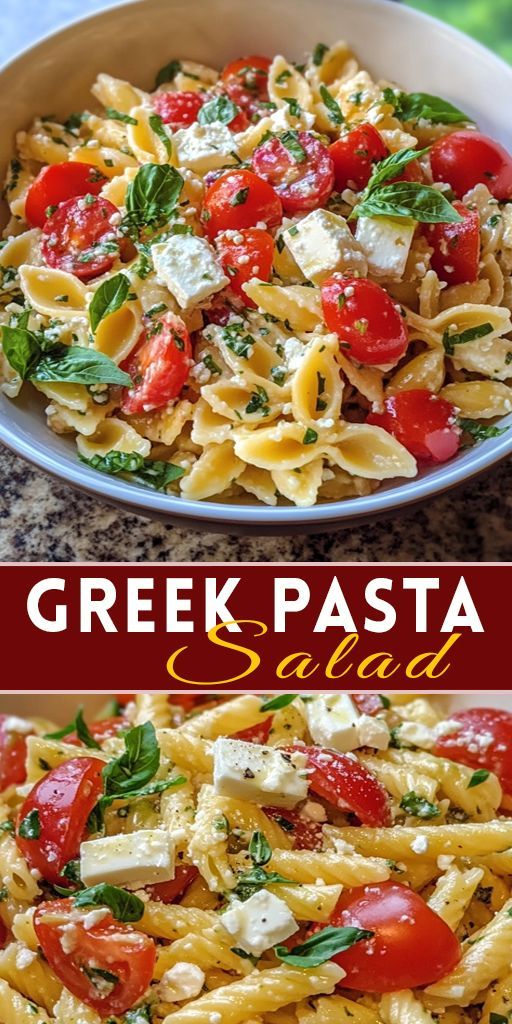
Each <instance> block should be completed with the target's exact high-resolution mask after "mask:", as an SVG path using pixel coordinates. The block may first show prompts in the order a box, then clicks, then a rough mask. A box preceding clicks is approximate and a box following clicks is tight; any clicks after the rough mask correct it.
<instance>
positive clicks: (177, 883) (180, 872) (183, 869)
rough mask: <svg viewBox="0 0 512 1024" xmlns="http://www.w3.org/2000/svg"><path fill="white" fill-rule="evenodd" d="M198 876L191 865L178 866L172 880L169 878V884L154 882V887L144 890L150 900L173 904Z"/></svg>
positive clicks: (148, 886)
mask: <svg viewBox="0 0 512 1024" xmlns="http://www.w3.org/2000/svg"><path fill="white" fill-rule="evenodd" d="M198 874H199V871H198V870H197V868H196V867H194V865H193V864H179V865H178V866H177V868H176V873H175V875H174V878H171V880H170V881H169V882H155V884H154V885H146V886H145V889H146V892H148V893H149V895H150V896H151V899H152V900H158V901H159V902H160V903H175V902H176V900H177V899H178V897H179V896H183V893H184V892H185V890H186V889H188V887H189V885H190V884H191V882H193V881H194V879H195V878H197V876H198Z"/></svg>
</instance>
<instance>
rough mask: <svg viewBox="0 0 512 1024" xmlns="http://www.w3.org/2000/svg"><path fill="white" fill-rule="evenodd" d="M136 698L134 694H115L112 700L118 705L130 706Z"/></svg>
mask: <svg viewBox="0 0 512 1024" xmlns="http://www.w3.org/2000/svg"><path fill="white" fill-rule="evenodd" d="M136 696H137V694H136V693H116V694H115V695H114V700H116V701H117V703H118V704H123V705H124V704H131V702H132V700H135V698H136Z"/></svg>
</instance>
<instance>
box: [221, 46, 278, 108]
mask: <svg viewBox="0 0 512 1024" xmlns="http://www.w3.org/2000/svg"><path fill="white" fill-rule="evenodd" d="M271 63H272V62H271V61H270V60H269V58H268V57H261V56H259V55H254V54H253V55H252V56H250V57H239V58H238V59H237V60H233V61H231V63H230V64H226V67H225V68H224V69H223V70H222V72H221V80H222V83H223V85H224V88H225V90H226V92H227V94H228V96H229V97H230V98H231V99H232V100H233V103H236V104H237V106H239V107H241V108H242V110H245V111H247V113H248V115H249V116H250V117H253V118H256V117H257V116H258V115H259V116H261V115H263V114H264V113H265V107H264V106H262V104H265V103H268V101H269V95H268V71H269V68H270V65H271Z"/></svg>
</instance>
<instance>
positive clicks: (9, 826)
mask: <svg viewBox="0 0 512 1024" xmlns="http://www.w3.org/2000/svg"><path fill="white" fill-rule="evenodd" d="M0 832H11V833H12V832H14V822H12V821H3V822H2V824H1V825H0Z"/></svg>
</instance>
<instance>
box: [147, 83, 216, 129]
mask: <svg viewBox="0 0 512 1024" xmlns="http://www.w3.org/2000/svg"><path fill="white" fill-rule="evenodd" d="M204 102H205V93H201V92H155V93H154V95H153V96H152V103H153V108H154V109H155V110H156V113H157V114H159V115H160V117H161V118H162V121H163V122H164V124H169V125H170V126H171V128H173V129H174V130H175V129H176V128H189V127H190V125H191V124H194V122H195V121H197V115H198V113H199V111H200V110H201V107H202V106H203V104H204Z"/></svg>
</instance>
